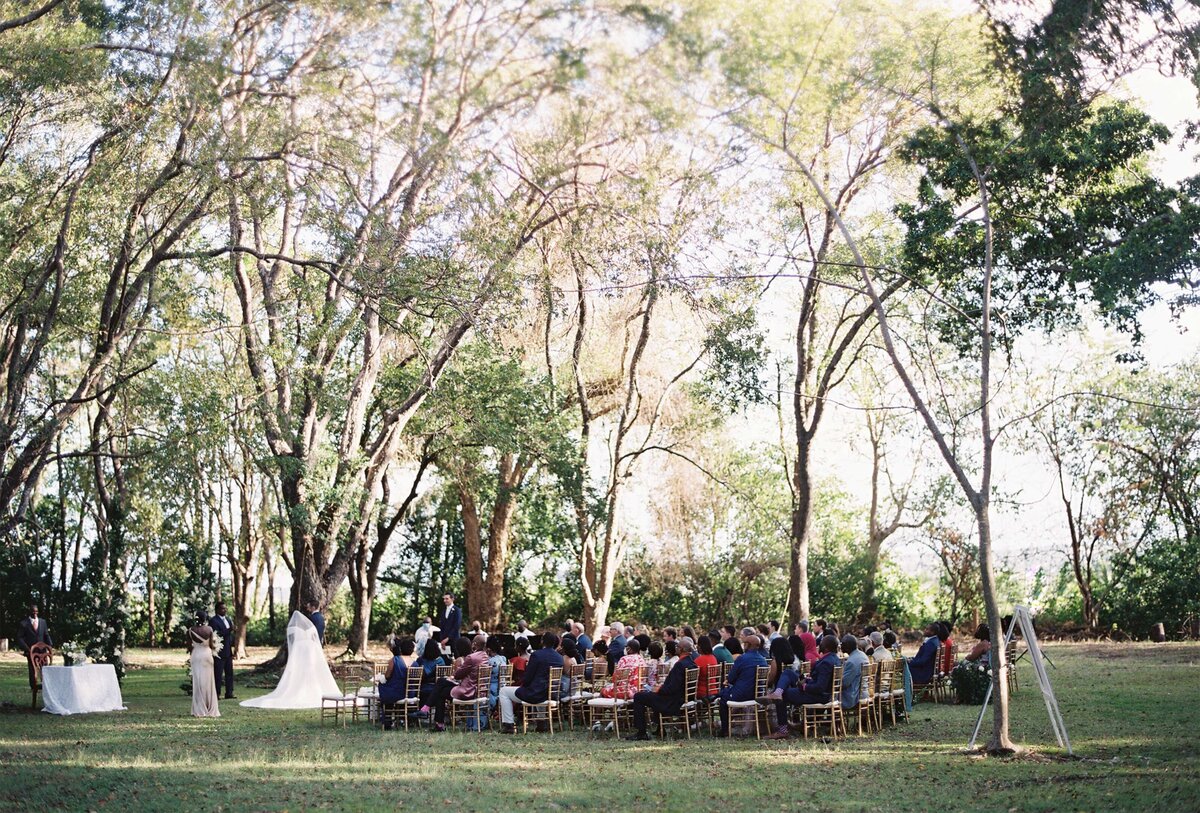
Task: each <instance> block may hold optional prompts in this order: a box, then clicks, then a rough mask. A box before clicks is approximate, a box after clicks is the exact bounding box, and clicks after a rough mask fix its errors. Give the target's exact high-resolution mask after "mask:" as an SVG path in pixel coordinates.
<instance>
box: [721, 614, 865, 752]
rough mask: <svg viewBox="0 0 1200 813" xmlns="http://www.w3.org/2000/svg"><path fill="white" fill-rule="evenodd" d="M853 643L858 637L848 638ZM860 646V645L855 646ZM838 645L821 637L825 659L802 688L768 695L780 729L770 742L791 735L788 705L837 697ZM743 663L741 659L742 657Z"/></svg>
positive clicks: (827, 700) (799, 704)
mask: <svg viewBox="0 0 1200 813" xmlns="http://www.w3.org/2000/svg"><path fill="white" fill-rule="evenodd" d="M846 637H847V638H849V639H850V640H853V639H854V637H853V636H851V635H847V636H846ZM855 646H856V647H857V644H856V645H855ZM837 649H838V642H837V638H835V637H833V636H832V635H826V636H824V637H823V638H821V643H820V652H821V657H820V658H818V659H817V662H816V663H814V664H813V666H812V674H811V675H809V676H808V679H807V680H805V681H804V683H802V684H801V685H799V686H793V687H791V688H788V689H784V690H782V691H781V690H779V689H776V690H775V691H774V692H772V693H771V694H769V695H767V696H766V698H765V699H766V700H770V701H775V719H776V720H778V721H779V723H778V727H777V728H776V729H775V731H774V733H772V734H771V735H770V737H769V739H772V740H782V739H785V738H786V737H787V736H788V735H789V732H788V727H787V718H788V708H787V707H788V706H789V705H792V706H803V705H805V704H807V703H828V702H829V700H830V698H831V697H832V696H833V670H834V669H836V668H837V667H839V666H841V665H842V664H841V661H840V660H838V656H837ZM738 660H741V658H738Z"/></svg>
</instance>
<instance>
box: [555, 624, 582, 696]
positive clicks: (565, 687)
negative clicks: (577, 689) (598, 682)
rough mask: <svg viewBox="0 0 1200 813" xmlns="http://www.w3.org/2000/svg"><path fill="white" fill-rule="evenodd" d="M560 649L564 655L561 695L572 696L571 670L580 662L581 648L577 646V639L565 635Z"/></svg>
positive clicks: (559, 645)
mask: <svg viewBox="0 0 1200 813" xmlns="http://www.w3.org/2000/svg"><path fill="white" fill-rule="evenodd" d="M558 651H559V653H560V654H561V655H562V656H563V667H562V668H563V675H562V688H561V690H560V691H559V696H560V697H570V696H571V689H572V686H571V670H572V669H574V668H575V665H576V664H578V663H579V650H578V649H577V648H576V647H575V641H574V640H572V639H569V638H566V637H564V638H563V639H562V641H560V642H559V644H558Z"/></svg>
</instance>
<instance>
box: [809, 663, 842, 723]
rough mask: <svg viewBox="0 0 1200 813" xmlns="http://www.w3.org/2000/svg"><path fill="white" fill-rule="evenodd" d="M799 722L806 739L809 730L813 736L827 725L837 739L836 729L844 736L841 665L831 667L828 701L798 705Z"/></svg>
mask: <svg viewBox="0 0 1200 813" xmlns="http://www.w3.org/2000/svg"><path fill="white" fill-rule="evenodd" d="M800 711H801V722H802V725H803V728H804V739H808V733H809V731H812V735H813V736H814V737H816V736H817V731H818V729H819V728H820V727H821V726H829V733H830V736H831V737H832V738H833V739H837V736H838V729H841V732H842V736H843V737H844V736H846V717H845V715H844V714H843V713H842V667H840V666H835V667H834V668H833V687H832V692H831V693H830V696H829V702H828V703H805V704H804V705H803V706H801V707H800Z"/></svg>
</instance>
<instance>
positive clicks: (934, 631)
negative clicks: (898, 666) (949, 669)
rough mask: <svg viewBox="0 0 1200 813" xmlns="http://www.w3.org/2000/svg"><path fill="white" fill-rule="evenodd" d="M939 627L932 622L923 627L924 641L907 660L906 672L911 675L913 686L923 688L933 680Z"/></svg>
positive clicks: (936, 623)
mask: <svg viewBox="0 0 1200 813" xmlns="http://www.w3.org/2000/svg"><path fill="white" fill-rule="evenodd" d="M940 631H941V627H940V625H939V624H938V622H936V621H932V622H930V623H929V625H928V626H926V627H925V640H924V641H922V642H921V648H920V649H918V650H917V654H916V655H914V656H913V657H911V658H909V659H908V671H909V673H910V674H911V675H912V682H913V685H914V686H924V685H926V684H928V683H929V681H931V680H933V673H934V671H935V667H936V666H937V664H935V663H934V662H933V661H934V658H935V657H936V655H937V648H938V633H939V632H940Z"/></svg>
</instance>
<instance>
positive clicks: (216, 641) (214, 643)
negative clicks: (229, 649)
mask: <svg viewBox="0 0 1200 813" xmlns="http://www.w3.org/2000/svg"><path fill="white" fill-rule="evenodd" d="M208 645H209V646H210V647H212V651H213V652H220V651H221V647H223V646H225V639H224V638H222V637H221V636H220V635H218V634H217V633H216V632H213V634H212V640H210V641H209V642H208Z"/></svg>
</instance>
